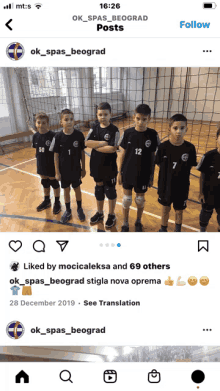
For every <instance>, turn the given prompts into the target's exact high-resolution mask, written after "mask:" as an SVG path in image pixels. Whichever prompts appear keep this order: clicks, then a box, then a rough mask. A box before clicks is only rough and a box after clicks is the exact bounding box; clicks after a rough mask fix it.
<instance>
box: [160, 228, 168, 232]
mask: <svg viewBox="0 0 220 391" xmlns="http://www.w3.org/2000/svg"><path fill="white" fill-rule="evenodd" d="M158 232H167V229H166V230H164V229H163V228H160V229H159V231H158Z"/></svg>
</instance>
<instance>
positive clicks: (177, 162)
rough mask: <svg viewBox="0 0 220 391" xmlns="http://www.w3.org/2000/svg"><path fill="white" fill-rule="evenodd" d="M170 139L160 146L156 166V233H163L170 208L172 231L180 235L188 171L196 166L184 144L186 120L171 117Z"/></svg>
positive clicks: (193, 155)
mask: <svg viewBox="0 0 220 391" xmlns="http://www.w3.org/2000/svg"><path fill="white" fill-rule="evenodd" d="M169 130H170V139H169V140H167V141H165V142H163V143H162V144H160V146H159V147H158V150H157V154H156V164H158V165H159V166H160V171H159V179H158V195H159V198H158V201H159V203H160V204H161V205H162V225H161V228H160V230H159V232H167V226H168V220H169V213H170V209H171V204H173V207H174V209H175V212H176V213H175V223H176V224H175V231H174V232H181V226H182V218H183V210H184V209H186V202H187V199H188V194H189V184H190V182H189V176H190V170H191V168H192V167H193V166H196V165H197V163H196V150H195V147H194V145H193V144H191V143H189V142H188V141H185V140H184V136H185V134H186V132H187V119H186V117H184V115H182V114H175V115H173V116H172V117H171V118H170V122H169Z"/></svg>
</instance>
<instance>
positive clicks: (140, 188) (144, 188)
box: [123, 182, 147, 194]
mask: <svg viewBox="0 0 220 391" xmlns="http://www.w3.org/2000/svg"><path fill="white" fill-rule="evenodd" d="M123 189H125V190H133V189H134V191H135V193H142V194H144V193H146V191H147V185H143V186H134V185H129V184H128V183H125V182H123Z"/></svg>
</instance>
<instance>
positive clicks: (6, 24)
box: [5, 19, 12, 31]
mask: <svg viewBox="0 0 220 391" xmlns="http://www.w3.org/2000/svg"><path fill="white" fill-rule="evenodd" d="M11 22H12V19H10V20H9V21H8V22H7V23H5V26H6V27H8V29H9V30H11V31H12V28H11V26H9V24H10V23H11Z"/></svg>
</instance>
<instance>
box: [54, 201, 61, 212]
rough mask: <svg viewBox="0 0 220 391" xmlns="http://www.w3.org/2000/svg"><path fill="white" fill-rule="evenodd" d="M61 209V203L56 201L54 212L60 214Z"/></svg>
mask: <svg viewBox="0 0 220 391" xmlns="http://www.w3.org/2000/svg"><path fill="white" fill-rule="evenodd" d="M60 211H61V203H60V201H59V202H56V203H55V204H54V206H53V214H54V215H58V213H60Z"/></svg>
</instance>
